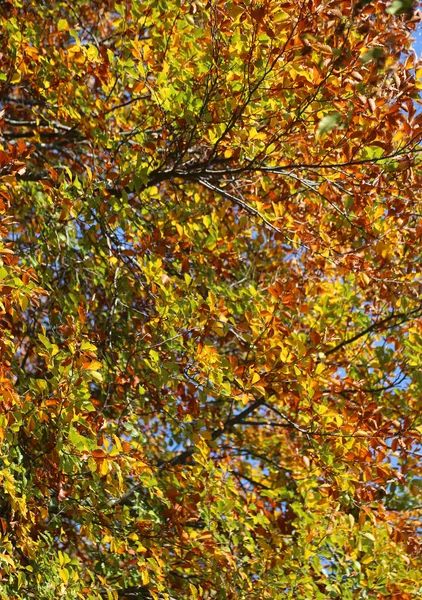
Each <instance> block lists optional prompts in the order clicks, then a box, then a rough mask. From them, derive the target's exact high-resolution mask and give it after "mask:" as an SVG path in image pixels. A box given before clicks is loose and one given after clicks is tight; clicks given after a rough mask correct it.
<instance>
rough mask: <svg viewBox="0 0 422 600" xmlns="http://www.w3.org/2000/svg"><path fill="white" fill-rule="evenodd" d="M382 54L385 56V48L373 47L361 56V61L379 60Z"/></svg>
mask: <svg viewBox="0 0 422 600" xmlns="http://www.w3.org/2000/svg"><path fill="white" fill-rule="evenodd" d="M381 56H384V50H383V48H379V47H378V46H375V47H374V48H371V49H370V50H368V51H367V52H365V54H364V55H363V56H361V61H362V62H363V63H367V62H370V61H371V60H378V59H379V58H381Z"/></svg>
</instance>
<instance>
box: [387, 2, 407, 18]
mask: <svg viewBox="0 0 422 600" xmlns="http://www.w3.org/2000/svg"><path fill="white" fill-rule="evenodd" d="M412 10H413V0H394V2H392V3H391V4H390V6H388V7H387V8H386V11H387V12H388V13H390V15H404V14H406V13H411V12H412Z"/></svg>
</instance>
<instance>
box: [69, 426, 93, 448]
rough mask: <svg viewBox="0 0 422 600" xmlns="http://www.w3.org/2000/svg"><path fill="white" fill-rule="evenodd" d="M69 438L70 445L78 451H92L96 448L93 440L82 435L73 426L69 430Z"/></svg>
mask: <svg viewBox="0 0 422 600" xmlns="http://www.w3.org/2000/svg"><path fill="white" fill-rule="evenodd" d="M68 438H69V441H70V443H71V444H72V445H73V446H75V448H76V450H79V451H80V452H86V451H89V450H92V449H93V448H95V446H96V444H95V442H93V440H91V439H89V438H86V437H85V436H83V435H81V434H80V433H79V432H78V431H77V429H76V428H75V427H73V426H71V427H70V429H69V435H68Z"/></svg>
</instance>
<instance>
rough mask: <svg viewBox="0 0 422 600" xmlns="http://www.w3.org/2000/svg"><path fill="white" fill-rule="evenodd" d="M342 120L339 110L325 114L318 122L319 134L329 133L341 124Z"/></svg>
mask: <svg viewBox="0 0 422 600" xmlns="http://www.w3.org/2000/svg"><path fill="white" fill-rule="evenodd" d="M340 121H341V114H340V113H338V112H332V113H329V114H328V115H325V117H322V119H321V121H320V122H319V124H318V129H317V136H318V137H320V136H321V135H324V134H326V133H329V132H330V131H332V130H333V129H335V128H336V127H337V126H338V125H339V123H340Z"/></svg>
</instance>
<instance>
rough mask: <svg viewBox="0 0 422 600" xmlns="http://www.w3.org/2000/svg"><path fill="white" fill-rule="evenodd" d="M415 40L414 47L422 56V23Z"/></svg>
mask: <svg viewBox="0 0 422 600" xmlns="http://www.w3.org/2000/svg"><path fill="white" fill-rule="evenodd" d="M414 37H415V41H414V42H413V47H414V49H415V50H416V53H417V55H418V56H419V57H421V56H422V24H421V25H419V28H418V31H417V32H416V34H415V36H414Z"/></svg>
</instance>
